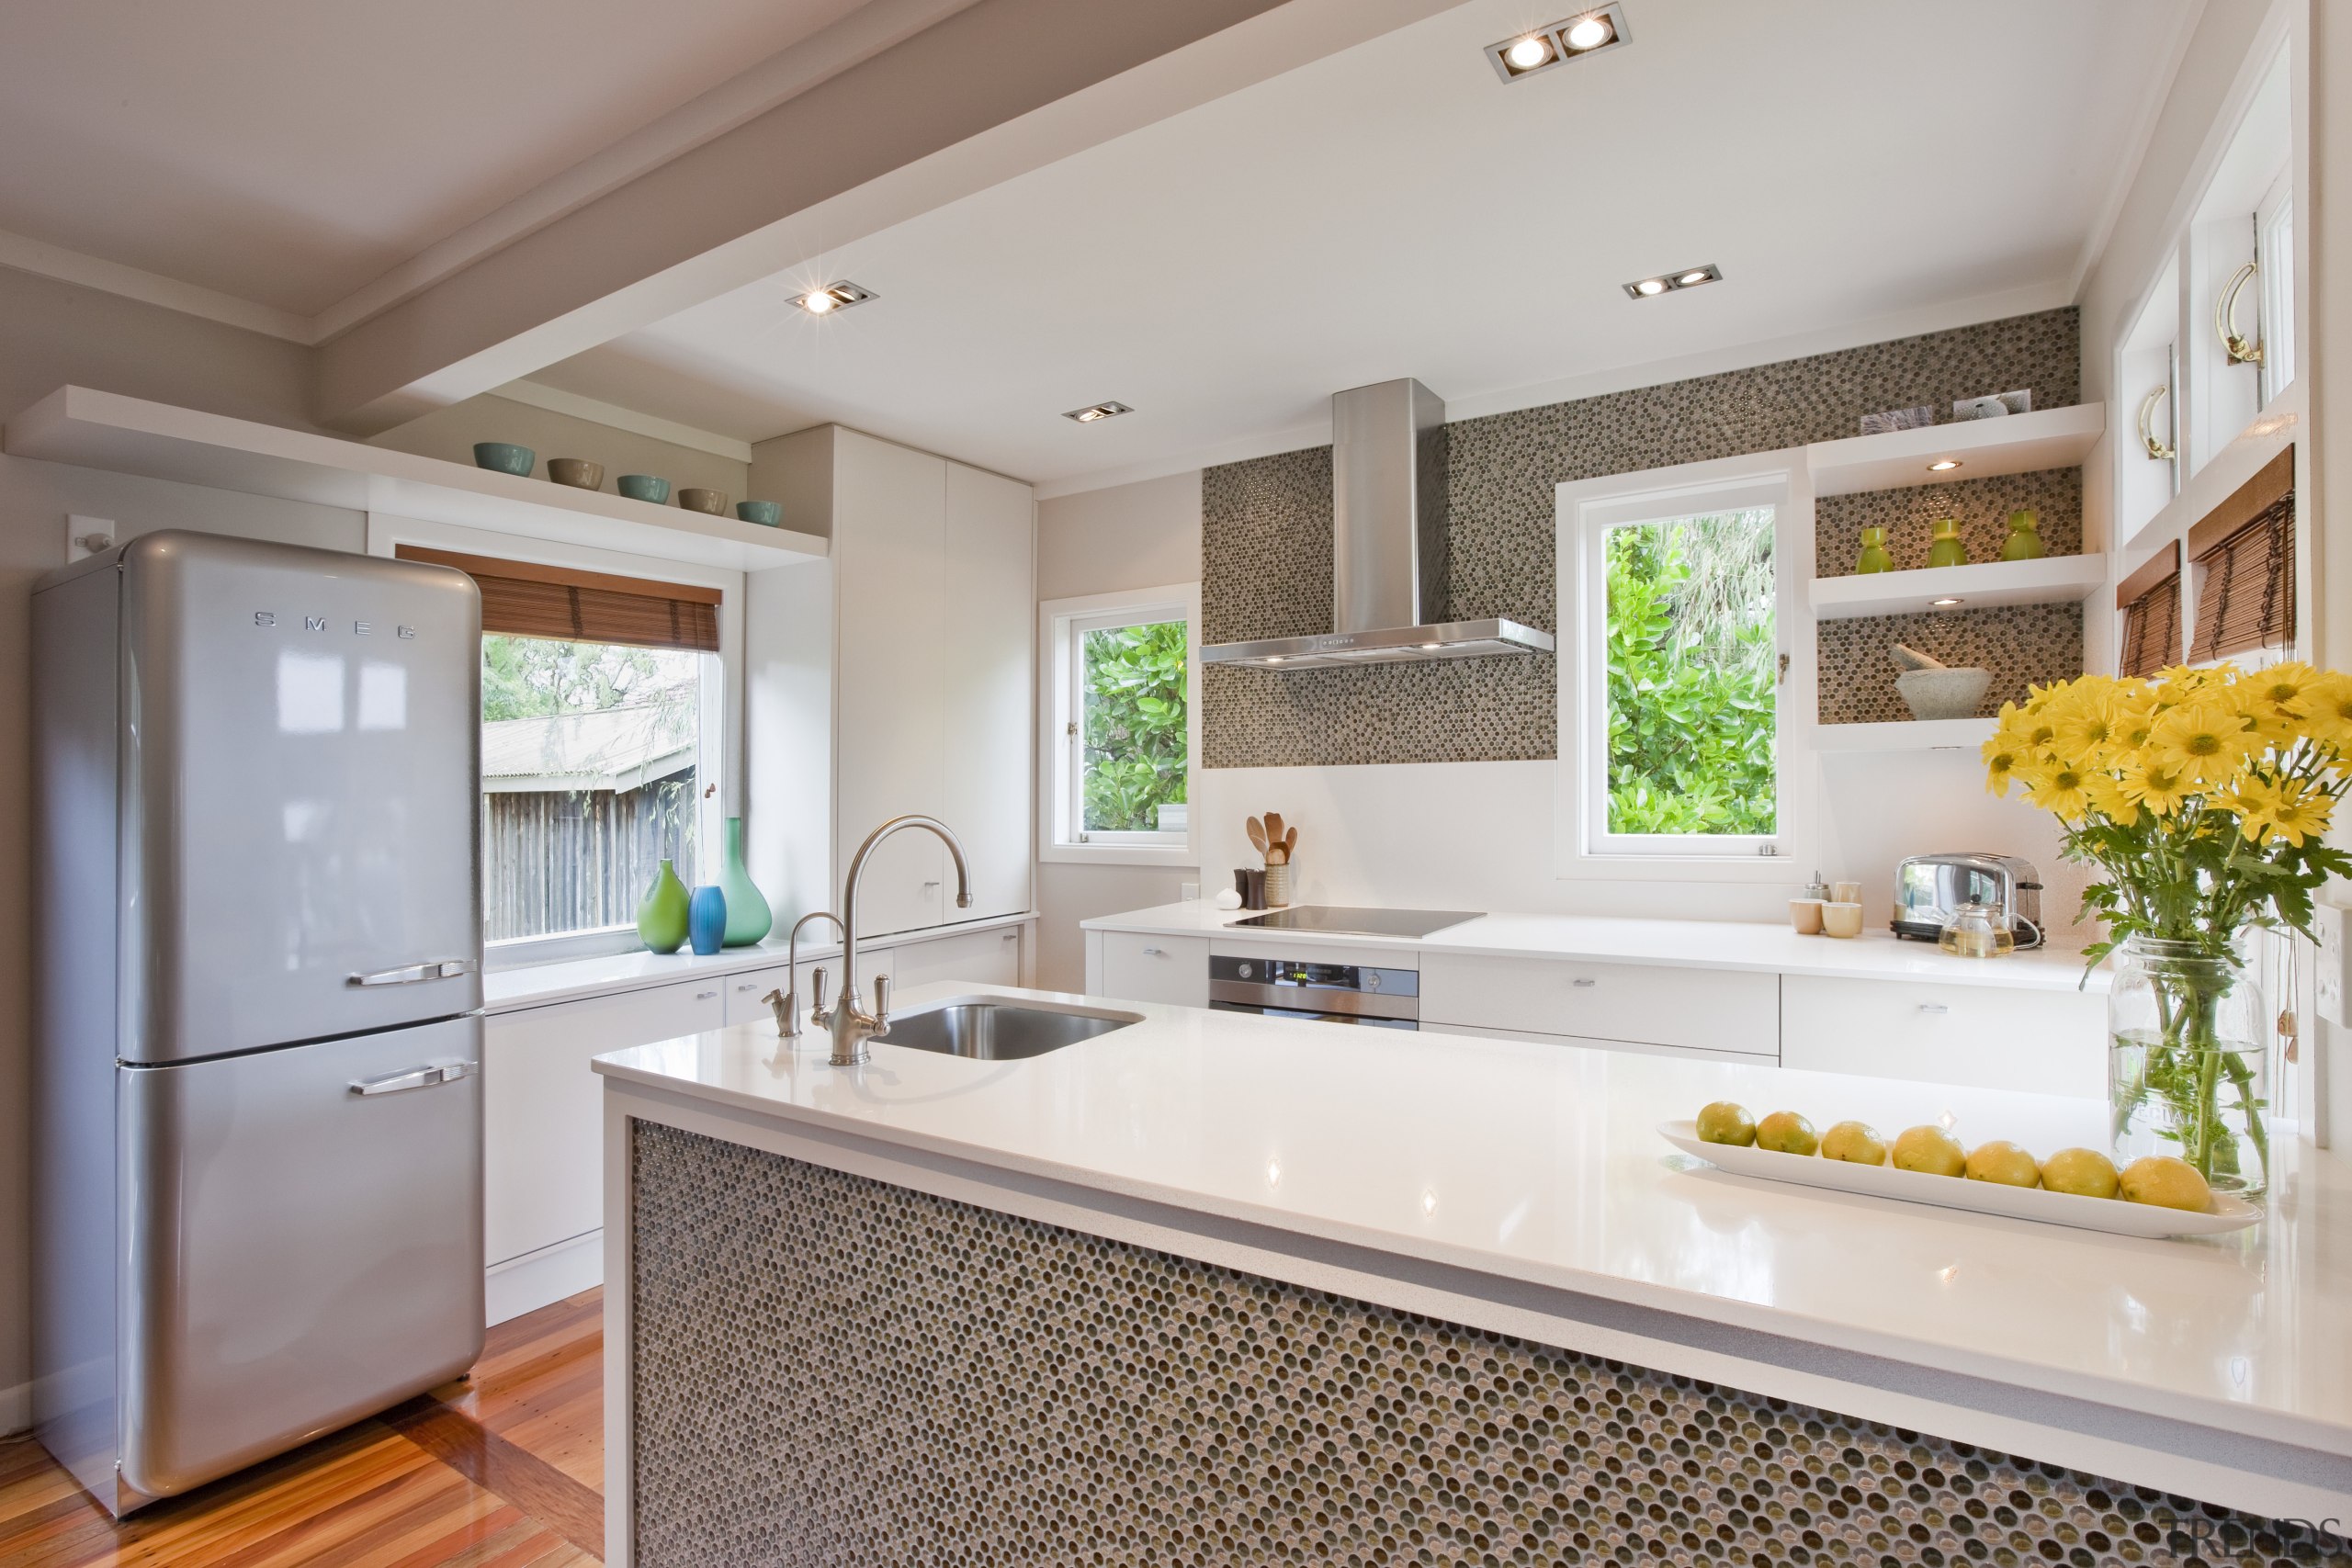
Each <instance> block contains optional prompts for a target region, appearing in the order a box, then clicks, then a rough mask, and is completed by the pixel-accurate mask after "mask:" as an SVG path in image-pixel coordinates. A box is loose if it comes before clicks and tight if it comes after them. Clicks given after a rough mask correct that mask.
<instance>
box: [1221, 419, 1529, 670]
mask: <svg viewBox="0 0 2352 1568" xmlns="http://www.w3.org/2000/svg"><path fill="white" fill-rule="evenodd" d="M1445 457H1446V433H1445V404H1444V403H1443V402H1442V401H1441V400H1439V398H1438V396H1437V394H1436V393H1434V392H1432V391H1430V389H1428V388H1427V387H1424V386H1422V385H1421V384H1420V383H1419V381H1415V380H1411V379H1407V380H1402V381H1381V382H1377V383H1375V384H1374V385H1373V386H1369V387H1358V388H1356V389H1354V390H1352V391H1347V392H1341V393H1340V394H1339V395H1338V396H1337V397H1334V398H1333V399H1332V400H1331V511H1332V515H1331V554H1332V595H1331V599H1332V611H1333V620H1334V621H1335V622H1336V629H1334V630H1332V631H1330V632H1329V633H1324V634H1320V635H1317V636H1313V637H1265V638H1261V639H1260V640H1259V641H1256V642H1224V643H1217V644H1216V645H1214V646H1212V647H1208V648H1204V649H1201V662H1202V663H1204V664H1243V665H1257V666H1261V667H1264V668H1280V669H1286V670H1299V669H1306V670H1311V669H1315V668H1317V667H1323V666H1329V665H1335V664H1376V663H1385V662H1391V661H1400V660H1430V659H1482V658H1486V657H1487V656H1489V655H1492V654H1498V653H1539V652H1540V653H1549V652H1551V651H1552V646H1553V643H1552V634H1551V633H1550V632H1544V631H1537V630H1536V629H1535V628H1534V627H1532V626H1521V625H1520V624H1519V623H1518V622H1517V621H1507V620H1501V619H1490V620H1483V621H1441V620H1438V619H1436V617H1437V616H1439V615H1443V614H1444V613H1445V602H1446V590H1447V570H1448V556H1447V551H1448V546H1447V543H1446V529H1445V524H1446V516H1445Z"/></svg>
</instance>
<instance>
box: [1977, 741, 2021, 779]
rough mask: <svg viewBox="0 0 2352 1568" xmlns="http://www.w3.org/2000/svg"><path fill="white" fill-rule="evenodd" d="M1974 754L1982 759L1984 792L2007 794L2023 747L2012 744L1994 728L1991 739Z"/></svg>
mask: <svg viewBox="0 0 2352 1568" xmlns="http://www.w3.org/2000/svg"><path fill="white" fill-rule="evenodd" d="M1976 754H1977V755H1978V756H1980V757H1982V758H1984V759H1985V793H1986V794H1988V795H2007V794H2008V793H2009V781H2010V779H2011V777H2012V776H2013V775H2014V773H2015V770H2016V768H2017V765H2018V762H2019V761H2021V760H2022V759H2023V757H2024V754H2025V749H2024V748H2023V747H2022V746H2018V745H2015V744H2013V743H2012V742H2011V741H2010V740H2009V739H2008V737H2007V736H2006V735H2004V734H2002V733H2001V732H2000V731H1999V730H1997V729H1996V730H1995V731H1994V732H1993V734H1992V737H1991V739H1987V740H1986V741H1985V744H1984V745H1983V746H1981V747H1979V748H1977V752H1976Z"/></svg>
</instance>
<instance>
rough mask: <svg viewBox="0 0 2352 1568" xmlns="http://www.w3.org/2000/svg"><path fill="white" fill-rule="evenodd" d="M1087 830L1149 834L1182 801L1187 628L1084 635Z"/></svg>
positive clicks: (1168, 625)
mask: <svg viewBox="0 0 2352 1568" xmlns="http://www.w3.org/2000/svg"><path fill="white" fill-rule="evenodd" d="M1079 671H1080V684H1081V686H1082V688H1083V689H1082V691H1081V693H1080V701H1081V704H1082V708H1081V714H1080V723H1079V728H1080V739H1081V740H1082V741H1083V743H1084V746H1085V754H1084V755H1083V756H1082V757H1081V758H1080V767H1081V769H1082V771H1083V781H1084V782H1083V792H1082V793H1083V796H1084V806H1085V809H1084V813H1083V816H1084V818H1085V820H1084V824H1083V825H1084V828H1085V829H1086V831H1088V832H1093V833H1119V832H1131V833H1148V832H1154V831H1157V830H1158V829H1159V807H1162V806H1173V805H1177V804H1180V803H1182V800H1183V799H1184V767H1185V762H1186V761H1187V757H1186V744H1185V737H1184V623H1183V622H1182V621H1158V622H1154V623H1153V624H1151V625H1149V626H1114V627H1110V628H1107V629H1104V630H1101V631H1090V632H1086V633H1083V634H1081V642H1080V659H1079Z"/></svg>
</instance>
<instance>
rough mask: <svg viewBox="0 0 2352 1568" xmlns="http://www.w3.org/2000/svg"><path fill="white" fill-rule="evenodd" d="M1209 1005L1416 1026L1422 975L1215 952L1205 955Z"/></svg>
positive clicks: (1388, 1026) (1270, 1013) (1226, 1009)
mask: <svg viewBox="0 0 2352 1568" xmlns="http://www.w3.org/2000/svg"><path fill="white" fill-rule="evenodd" d="M1209 1008H1210V1010H1212V1011H1216V1012H1254V1013H1257V1014H1260V1015H1261V1016H1262V1017H1265V1018H1306V1019H1317V1020H1319V1021H1322V1022H1325V1023H1362V1024H1369V1025H1371V1026H1372V1027H1373V1028H1375V1029H1419V1028H1420V1026H1421V1023H1420V1019H1421V976H1420V975H1419V972H1418V971H1415V970H1411V969H1375V968H1374V967H1372V966H1371V965H1369V964H1314V963H1308V962H1306V961H1304V960H1300V959H1293V958H1229V957H1225V956H1223V955H1216V956H1212V957H1211V958H1210V959H1209Z"/></svg>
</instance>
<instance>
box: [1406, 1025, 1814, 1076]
mask: <svg viewBox="0 0 2352 1568" xmlns="http://www.w3.org/2000/svg"><path fill="white" fill-rule="evenodd" d="M1421 1032H1422V1033H1424V1034H1426V1035H1429V1036H1430V1038H1431V1040H1433V1041H1434V1040H1438V1039H1441V1038H1442V1037H1443V1036H1445V1035H1448V1034H1466V1035H1469V1036H1470V1037H1471V1038H1472V1039H1474V1040H1519V1041H1523V1042H1525V1043H1528V1044H1531V1045H1582V1046H1585V1047H1588V1048H1589V1049H1591V1050H1595V1051H1623V1052H1626V1053H1628V1054H1629V1055H1635V1056H1679V1057H1681V1058H1682V1059H1683V1060H1684V1061H1686V1062H1734V1063H1737V1064H1739V1065H1741V1066H1770V1065H1771V1062H1772V1058H1771V1057H1770V1056H1761V1055H1753V1054H1751V1053H1748V1052H1745V1051H1693V1050H1687V1049H1685V1048H1684V1047H1682V1046H1679V1045H1650V1044H1645V1043H1643V1042H1641V1041H1638V1040H1593V1039H1589V1038H1587V1037H1585V1036H1583V1035H1578V1034H1545V1033H1543V1032H1539V1031H1535V1030H1526V1029H1478V1028H1476V1027H1474V1026H1472V1025H1470V1024H1467V1023H1423V1024H1422V1025H1421Z"/></svg>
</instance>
